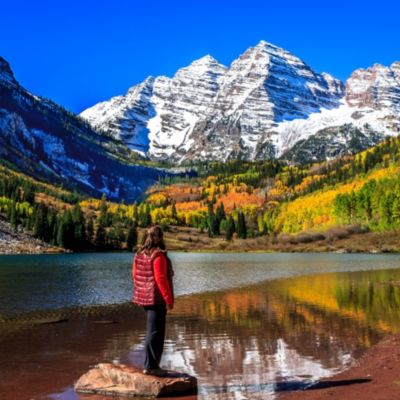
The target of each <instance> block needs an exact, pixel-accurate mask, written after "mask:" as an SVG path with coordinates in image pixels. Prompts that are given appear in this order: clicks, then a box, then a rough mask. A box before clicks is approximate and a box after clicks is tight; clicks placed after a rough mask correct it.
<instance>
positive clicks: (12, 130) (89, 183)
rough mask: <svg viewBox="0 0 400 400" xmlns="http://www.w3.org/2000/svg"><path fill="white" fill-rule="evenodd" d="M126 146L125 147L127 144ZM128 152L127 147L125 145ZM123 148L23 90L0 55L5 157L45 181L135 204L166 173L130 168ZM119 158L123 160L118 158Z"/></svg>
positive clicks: (0, 145)
mask: <svg viewBox="0 0 400 400" xmlns="http://www.w3.org/2000/svg"><path fill="white" fill-rule="evenodd" d="M124 147H125V146H124ZM125 149H126V147H125ZM120 151H123V148H122V147H121V145H120V144H119V143H118V142H116V141H115V139H113V138H111V137H107V136H104V135H102V134H100V133H98V132H96V131H95V130H93V128H91V127H90V125H89V124H88V123H87V122H86V121H84V120H83V119H82V118H80V117H77V116H76V115H74V114H72V113H70V112H68V111H66V110H64V109H63V108H62V107H60V106H58V105H57V104H55V103H53V102H52V101H50V100H47V99H43V98H40V97H37V96H35V95H33V94H31V93H30V92H28V91H27V90H26V89H24V88H23V87H21V86H20V85H19V84H18V82H17V80H16V79H15V77H14V75H13V73H12V70H11V68H10V66H9V64H8V63H7V61H6V60H4V59H3V58H1V57H0V158H1V159H2V160H5V161H6V162H7V163H8V164H13V165H15V166H16V167H17V168H18V169H20V170H21V171H23V172H25V173H26V174H28V175H30V176H33V177H35V178H37V179H40V180H45V181H49V182H52V183H56V184H63V185H64V186H65V187H68V188H70V189H74V188H78V189H80V190H83V191H84V192H86V193H89V194H91V195H92V196H101V195H102V193H104V194H106V195H107V197H108V198H109V199H113V200H122V199H125V200H126V201H133V200H134V199H135V198H137V197H138V196H139V195H140V194H142V193H143V191H144V190H145V189H146V188H147V187H148V186H149V185H151V184H153V183H154V182H155V181H156V180H157V179H158V178H159V176H165V175H166V174H167V173H166V171H164V170H160V169H155V168H148V167H144V166H139V165H127V163H126V160H124V159H121V155H120V154H119V152H120ZM117 154H118V157H117Z"/></svg>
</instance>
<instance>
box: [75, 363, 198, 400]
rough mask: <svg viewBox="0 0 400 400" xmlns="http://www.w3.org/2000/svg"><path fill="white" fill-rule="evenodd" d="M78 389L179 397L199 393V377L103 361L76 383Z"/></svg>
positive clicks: (81, 391) (121, 394)
mask: <svg viewBox="0 0 400 400" xmlns="http://www.w3.org/2000/svg"><path fill="white" fill-rule="evenodd" d="M74 389H75V391H77V392H80V393H94V394H101V395H108V396H148V397H159V396H166V395H169V396H175V395H181V394H186V393H187V394H189V393H196V392H197V379H196V378H195V377H193V376H190V375H187V374H182V373H179V372H174V371H169V372H168V375H167V376H165V377H156V376H152V375H144V374H143V373H142V370H141V369H140V368H138V367H135V366H129V365H123V364H120V365H115V364H111V363H100V364H98V365H96V366H95V367H94V368H93V369H91V370H89V371H88V372H87V373H86V374H84V375H82V376H81V377H80V378H79V380H78V381H77V382H76V383H75V386H74Z"/></svg>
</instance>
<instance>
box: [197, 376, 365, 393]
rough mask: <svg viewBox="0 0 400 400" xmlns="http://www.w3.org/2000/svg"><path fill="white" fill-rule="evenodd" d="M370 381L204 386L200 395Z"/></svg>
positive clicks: (346, 380)
mask: <svg viewBox="0 0 400 400" xmlns="http://www.w3.org/2000/svg"><path fill="white" fill-rule="evenodd" d="M371 381H372V379H367V378H359V379H345V380H330V381H320V382H307V381H284V382H271V383H265V384H257V385H254V384H253V385H251V384H250V385H222V386H215V387H211V386H204V387H202V390H201V394H202V395H208V394H217V393H236V392H244V393H246V394H250V393H261V392H266V393H279V392H293V391H305V390H319V389H329V388H332V387H337V386H348V385H355V384H361V383H367V382H371Z"/></svg>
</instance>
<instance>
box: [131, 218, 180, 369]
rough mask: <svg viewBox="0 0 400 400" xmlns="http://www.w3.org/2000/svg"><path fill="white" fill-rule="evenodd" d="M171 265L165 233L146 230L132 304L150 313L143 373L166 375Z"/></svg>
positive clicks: (171, 303) (135, 264)
mask: <svg viewBox="0 0 400 400" xmlns="http://www.w3.org/2000/svg"><path fill="white" fill-rule="evenodd" d="M172 275H173V270H172V264H171V261H170V260H169V258H168V257H167V252H166V250H165V244H164V239H163V231H162V229H161V228H160V227H159V226H153V227H151V228H149V229H147V230H146V232H145V235H144V237H143V241H142V244H141V246H140V247H139V249H138V251H137V253H136V256H135V258H134V261H133V269H132V278H133V285H134V296H133V302H134V303H136V304H138V305H140V306H143V308H144V309H145V310H146V314H147V324H146V330H147V332H146V340H145V354H146V357H145V362H144V370H143V373H144V374H147V375H156V376H165V375H166V374H167V371H166V370H163V369H161V368H160V360H161V355H162V352H163V349H164V337H165V322H166V315H167V308H168V309H169V310H172V308H173V307H174V293H173V285H172Z"/></svg>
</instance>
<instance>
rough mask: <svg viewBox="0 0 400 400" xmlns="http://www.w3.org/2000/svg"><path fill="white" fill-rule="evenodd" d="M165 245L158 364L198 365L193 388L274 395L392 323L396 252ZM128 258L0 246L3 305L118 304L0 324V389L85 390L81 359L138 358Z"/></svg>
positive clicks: (325, 369) (311, 377)
mask: <svg viewBox="0 0 400 400" xmlns="http://www.w3.org/2000/svg"><path fill="white" fill-rule="evenodd" d="M170 255H171V258H172V260H173V263H174V268H175V277H174V279H175V287H176V294H177V297H178V299H177V302H176V307H175V309H174V310H173V312H171V313H169V315H168V326H167V340H166V346H165V352H164V357H163V366H164V367H167V368H170V369H176V370H181V371H186V372H188V373H191V374H194V375H196V376H197V377H198V380H199V394H198V396H197V397H193V398H199V399H203V398H206V399H247V398H248V399H275V398H279V393H280V392H281V391H284V390H291V389H296V388H302V387H304V386H306V385H308V384H310V383H311V382H313V381H315V380H317V379H319V378H321V377H326V376H330V375H332V374H334V373H336V372H338V371H340V370H342V369H344V368H346V367H347V366H348V365H350V364H351V362H352V361H353V360H354V359H356V358H358V357H359V356H360V355H361V354H363V352H365V350H366V349H368V348H369V347H370V346H372V345H373V344H375V343H376V342H377V341H379V340H380V339H381V338H382V337H383V336H384V335H386V334H390V333H395V332H398V331H399V326H400V287H399V286H398V283H399V282H400V269H397V268H400V256H399V255H377V254H374V255H363V254H293V253H291V254H264V253H241V254H233V253H227V254H223V253H216V254H214V253H193V254H190V253H171V254H170ZM131 262H132V255H131V254H127V253H105V254H93V253H92V254H62V255H30V256H22V255H17V256H1V257H0V315H1V316H3V317H6V316H16V315H20V316H21V318H23V316H24V315H25V313H30V314H32V313H33V314H34V312H41V313H42V312H49V313H52V312H53V313H54V312H55V311H54V310H58V309H62V308H64V307H72V309H73V308H74V307H76V309H77V310H79V309H80V308H81V307H82V306H95V305H103V306H104V307H103V308H104V310H107V307H106V305H109V304H119V303H120V304H121V309H120V310H119V309H118V307H117V308H114V309H112V310H111V311H107V312H108V314H107V312H106V316H104V315H103V316H101V317H92V318H83V317H79V313H80V312H79V311H77V312H76V315H75V316H72V317H71V318H70V319H69V320H68V321H67V322H63V323H58V324H45V325H34V326H31V325H29V326H26V327H22V328H21V327H20V328H18V329H17V328H9V327H8V326H7V324H5V323H4V324H2V325H3V329H2V330H1V332H0V346H1V352H0V394H1V393H3V394H4V395H6V394H7V395H8V397H7V398H12V397H14V398H18V399H21V400H22V399H24V398H27V399H28V398H29V399H45V398H46V399H49V398H57V399H82V400H83V399H86V398H87V399H93V400H96V396H90V397H88V396H86V397H85V396H82V395H80V396H78V395H76V394H75V393H74V392H73V390H72V384H73V382H74V381H75V380H76V379H77V378H78V377H79V376H80V375H81V374H82V373H83V372H85V371H86V370H87V369H88V368H89V367H90V366H91V365H93V364H95V363H97V362H100V361H102V362H104V361H109V362H120V363H134V364H140V363H142V361H143V352H142V349H143V347H142V342H143V338H144V334H145V325H144V319H143V318H144V315H143V312H142V310H140V309H139V308H136V307H132V306H127V302H129V301H130V299H131V293H132V286H131V281H130V269H131ZM78 307H80V308H78ZM110 320H114V321H115V322H116V323H112V324H111V323H107V322H108V321H110ZM11 394H12V395H13V396H11ZM16 394H17V395H16ZM10 396H11V397H10ZM98 399H100V397H99V398H98Z"/></svg>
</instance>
